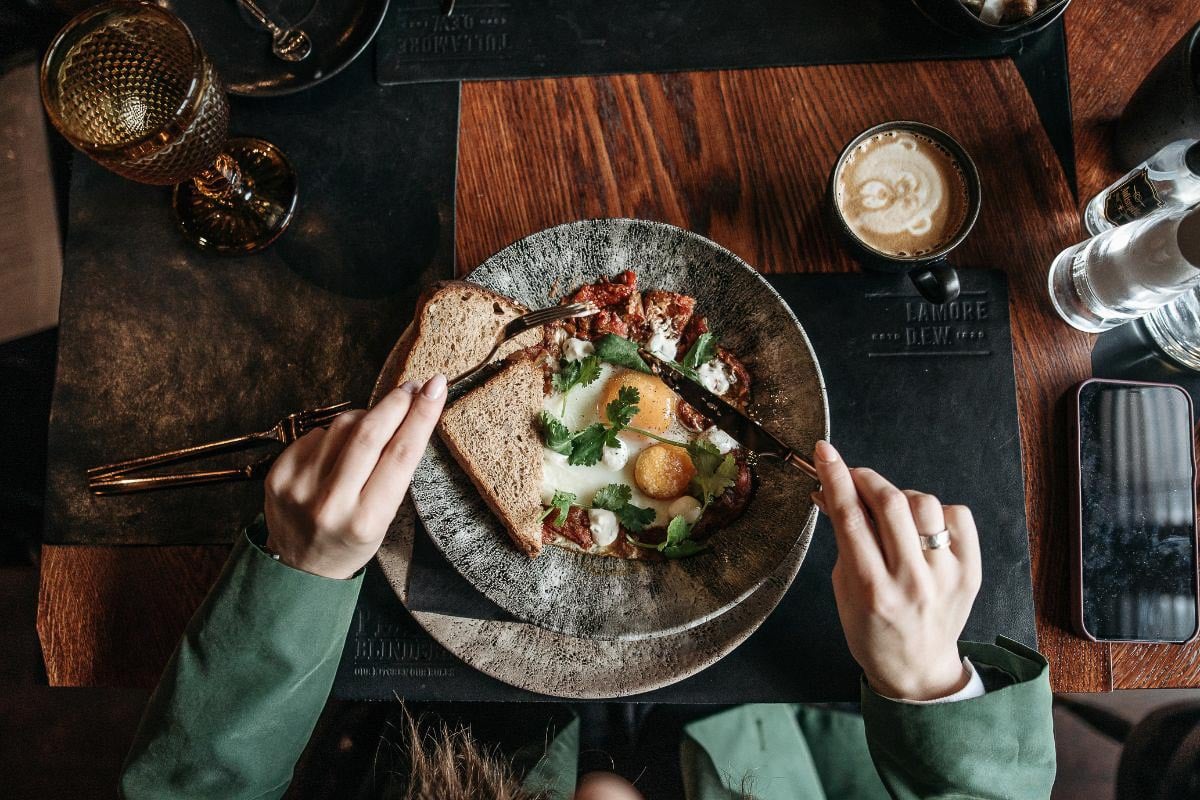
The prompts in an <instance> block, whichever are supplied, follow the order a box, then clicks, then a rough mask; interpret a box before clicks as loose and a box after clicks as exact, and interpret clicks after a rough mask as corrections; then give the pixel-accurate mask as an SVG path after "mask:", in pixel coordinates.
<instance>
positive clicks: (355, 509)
mask: <svg viewBox="0 0 1200 800" xmlns="http://www.w3.org/2000/svg"><path fill="white" fill-rule="evenodd" d="M445 403H446V378H445V376H442V375H438V376H436V377H434V378H431V379H429V381H427V382H426V383H425V385H424V387H421V386H418V385H417V384H415V383H412V382H411V381H410V382H409V383H406V384H404V385H403V386H401V387H399V388H397V389H393V390H392V391H391V392H390V393H389V394H388V395H387V396H386V397H384V398H383V399H382V400H380V401H379V403H378V405H376V406H375V407H374V408H373V409H371V410H370V411H349V412H347V413H345V414H342V415H341V416H340V417H338V418H337V419H335V420H334V421H333V424H332V425H330V426H329V429H328V430H320V429H318V430H315V431H312V432H310V433H308V434H307V435H305V436H303V437H301V438H300V439H298V440H296V441H295V442H294V443H293V444H292V445H291V446H290V447H288V448H287V449H286V450H284V451H283V454H282V455H281V456H280V457H279V460H277V461H276V462H275V465H274V466H273V467H271V471H270V473H268V474H267V483H266V507H265V511H266V517H267V532H268V533H267V548H268V549H269V550H271V551H272V552H275V553H278V554H279V560H280V561H282V562H283V563H285V564H287V565H288V566H291V567H295V568H296V569H302V570H304V571H305V572H311V573H312V574H314V575H323V576H325V577H327V578H349V577H350V576H352V575H353V574H354V573H356V572H358V570H360V569H361V568H362V567H363V565H364V564H366V563H367V562H368V561H370V560H371V558H372V556H374V555H375V551H376V550H378V549H379V545H380V543H381V542H382V541H383V535H384V533H386V532H387V529H388V525H390V524H391V522H392V519H393V518H394V517H395V516H396V509H397V508H399V507H400V501H401V500H403V499H404V493H405V492H407V491H408V483H409V481H410V480H412V476H413V471H414V470H415V469H416V467H417V462H418V461H420V459H421V454H422V453H424V452H425V445H426V444H427V443H428V442H429V437H430V435H431V434H432V433H433V427H434V425H435V424H437V421H438V417H439V416H441V413H442V406H443V405H445Z"/></svg>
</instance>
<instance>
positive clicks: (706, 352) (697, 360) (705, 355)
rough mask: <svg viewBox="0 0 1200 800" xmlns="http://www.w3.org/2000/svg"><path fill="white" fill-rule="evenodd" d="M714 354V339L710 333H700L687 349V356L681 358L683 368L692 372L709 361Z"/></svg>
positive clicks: (715, 350) (715, 348)
mask: <svg viewBox="0 0 1200 800" xmlns="http://www.w3.org/2000/svg"><path fill="white" fill-rule="evenodd" d="M716 354H717V341H716V337H714V336H713V335H712V334H711V333H702V334H700V335H699V336H697V337H696V341H694V342H692V346H691V347H689V348H688V351H687V355H685V356H684V357H683V366H685V367H687V368H689V369H693V370H694V369H697V368H698V367H699V366H700V365H701V364H704V363H705V362H707V361H711V360H712V358H713V356H715V355H716Z"/></svg>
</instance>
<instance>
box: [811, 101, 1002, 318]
mask: <svg viewBox="0 0 1200 800" xmlns="http://www.w3.org/2000/svg"><path fill="white" fill-rule="evenodd" d="M887 131H905V132H907V133H913V134H916V135H917V136H921V137H924V138H926V139H929V140H930V141H932V142H935V143H936V144H937V145H939V146H940V147H942V148H943V149H944V150H945V151H946V152H947V153H949V154H950V157H951V158H953V159H954V160H955V161H956V162H958V166H959V167H960V168H961V171H962V176H963V181H964V183H965V184H966V187H965V188H966V191H967V207H966V212H965V213H964V215H963V220H962V223H961V224H960V225H959V228H958V230H957V231H955V233H954V235H953V236H952V237H950V238H949V239H948V240H947V241H946V243H945V244H943V245H941V246H940V247H938V248H937V249H935V250H931V251H929V252H927V253H921V254H920V255H915V256H898V255H895V254H894V253H887V252H884V251H882V250H878V249H876V248H874V247H872V246H871V245H869V244H867V243H866V242H864V241H863V240H862V239H860V238H859V237H858V236H857V235H856V234H855V233H854V231H853V230H851V229H850V225H849V224H848V223H847V222H846V219H845V217H843V216H842V210H841V209H840V208H839V207H838V201H837V182H838V175H839V174H840V173H841V171H842V166H843V165H844V164H845V163H846V159H847V157H848V156H849V155H850V154H851V153H852V152H854V149H855V148H856V147H858V146H859V145H860V144H862V143H863V142H864V141H866V140H867V139H870V138H871V137H873V136H876V135H878V134H881V133H885V132H887ZM979 204H980V191H979V172H978V170H976V169H975V162H974V161H972V160H971V157H970V156H968V155H967V151H966V150H964V149H963V148H962V145H960V144H959V143H958V142H957V141H955V139H954V137H953V136H951V135H950V134H948V133H946V132H945V131H943V130H940V129H938V128H935V127H933V126H932V125H926V124H925V123H923V122H912V121H910V120H897V121H895V122H885V123H883V124H882V125H876V126H875V127H873V128H868V129H867V130H865V131H863V132H862V133H860V134H859V135H858V136H855V137H854V138H853V139H851V140H850V143H849V144H847V145H846V147H845V148H843V150H842V152H841V154H840V155H839V156H838V158H837V162H836V163H834V165H833V172H832V173H830V175H829V189H828V196H827V205H828V207H829V212H830V214H831V216H832V217H833V219H834V221H835V222H836V223H837V225H838V228H839V229H840V230H841V233H842V238H843V239H844V240H845V241H846V243H847V245H848V246H849V248H850V250H851V251H852V252H853V253H854V255H855V257H856V258H857V259H858V261H859V262H860V263H861V264H862V265H863V266H864V267H866V268H867V269H873V270H878V271H880V272H892V273H899V272H907V273H908V277H909V279H910V280H912V282H913V286H915V287H916V288H917V291H918V292H920V293H921V296H922V297H924V298H925V299H926V300H928V301H929V302H931V303H938V304H940V303H949V302H950V301H952V300H954V299H955V298H957V297H958V293H959V283H958V273H957V272H956V271H955V269H954V267H952V266H951V265H950V262H949V260H948V256H949V255H950V252H951V251H952V250H953V249H954V248H956V247H958V246H959V245H960V244H961V243H962V241H963V239H966V238H967V234H968V233H970V232H971V228H973V227H974V226H975V220H976V219H978V217H979Z"/></svg>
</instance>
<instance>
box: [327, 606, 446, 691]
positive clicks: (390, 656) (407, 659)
mask: <svg viewBox="0 0 1200 800" xmlns="http://www.w3.org/2000/svg"><path fill="white" fill-rule="evenodd" d="M350 635H351V636H352V637H354V641H353V649H352V652H353V654H354V656H353V663H352V665H351V670H350V674H352V675H354V676H355V677H361V678H416V679H427V678H448V677H452V676H454V675H456V674H458V669H457V668H456V663H457V662H456V661H455V659H454V657H453V656H451V655H450V653H449V652H447V651H446V650H445V648H443V647H442V646H441V645H439V644H438V643H436V642H435V641H433V640H432V639H430V638H429V637H428V636H423V635H420V634H414V633H413V632H412V630H411V628H409V627H408V626H404V625H399V624H397V623H395V622H391V621H388V620H386V619H381V618H378V617H376V616H375V615H374V614H371V613H370V611H368V610H367V609H363V608H360V609H358V610H357V611H356V612H355V614H354V624H353V626H352V627H351V628H350Z"/></svg>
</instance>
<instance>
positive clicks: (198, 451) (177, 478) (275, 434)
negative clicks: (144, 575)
mask: <svg viewBox="0 0 1200 800" xmlns="http://www.w3.org/2000/svg"><path fill="white" fill-rule="evenodd" d="M349 410H350V403H348V402H345V403H336V404H334V405H331V406H323V407H321V408H312V409H308V410H306V411H297V412H296V413H294V414H288V415H287V416H286V417H284V418H283V419H281V420H279V421H278V422H276V423H275V424H274V425H272V426H271V427H270V428H267V429H266V430H264V431H257V432H255V433H248V434H246V435H244V436H234V437H233V438H230V439H221V440H219V441H215V442H208V443H206V444H197V445H192V446H191V447H182V448H180V449H178V450H168V451H167V452H165V453H155V454H154V455H149V456H141V457H139V458H131V459H128V460H125V461H118V462H115V463H113V464H104V465H102V466H99V467H92V468H91V469H89V470H88V471H87V477H88V488H89V489H91V490H92V491H93V492H95V493H96V494H119V493H123V492H135V491H145V490H146V489H158V488H162V487H165V486H190V485H194V484H198V483H216V482H219V481H224V480H248V479H250V478H256V477H260V475H261V474H265V472H266V469H267V468H269V467H270V465H271V462H272V461H273V460H274V456H273V455H270V456H266V457H265V458H262V459H259V460H258V461H255V462H252V463H250V464H247V465H246V466H244V467H236V468H232V469H222V470H204V471H199V472H184V473H178V474H174V475H155V476H152V477H147V478H129V477H126V476H127V475H128V474H129V473H131V472H137V471H140V470H143V469H148V468H149V467H158V466H163V465H166V464H174V463H177V462H179V461H188V460H191V459H194V458H200V457H202V456H210V455H215V454H217V453H227V452H232V451H235V450H245V449H247V448H250V447H254V446H256V445H259V444H262V443H264V442H279V443H280V444H282V445H284V446H287V445H289V444H291V443H292V442H294V441H296V440H297V439H299V438H300V437H301V436H303V435H304V434H306V433H308V432H309V431H311V430H314V429H316V428H323V427H325V426H326V425H328V424H329V423H331V422H333V420H334V419H336V418H337V417H338V416H340V415H341V414H344V413H345V412H347V411H349Z"/></svg>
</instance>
